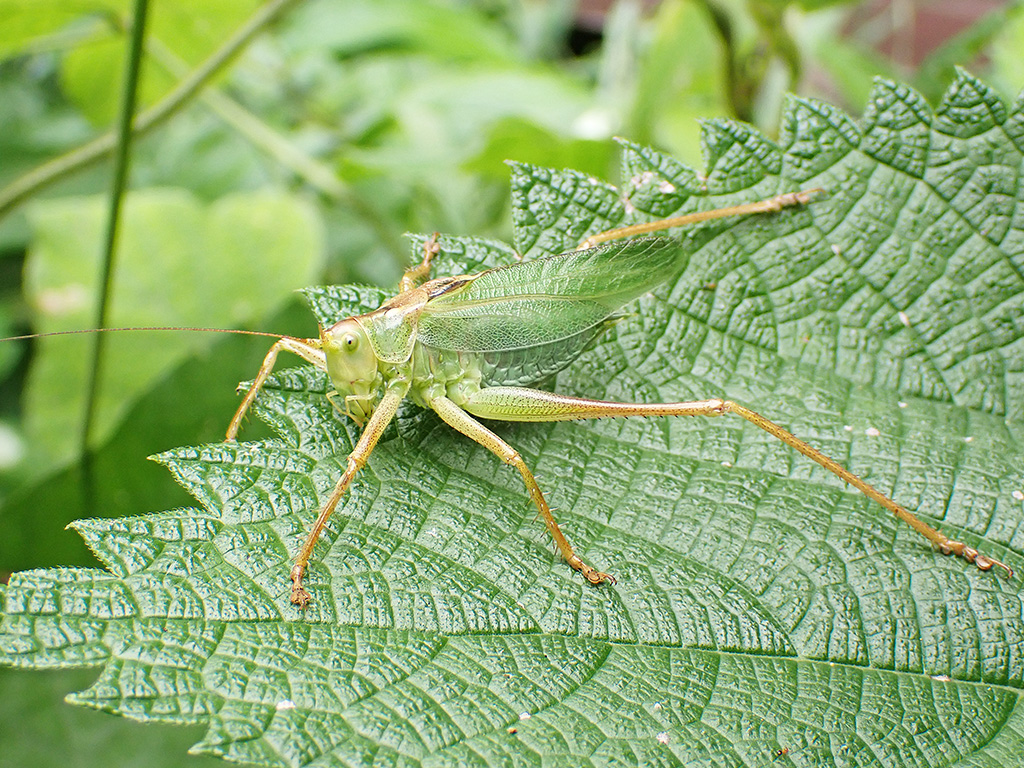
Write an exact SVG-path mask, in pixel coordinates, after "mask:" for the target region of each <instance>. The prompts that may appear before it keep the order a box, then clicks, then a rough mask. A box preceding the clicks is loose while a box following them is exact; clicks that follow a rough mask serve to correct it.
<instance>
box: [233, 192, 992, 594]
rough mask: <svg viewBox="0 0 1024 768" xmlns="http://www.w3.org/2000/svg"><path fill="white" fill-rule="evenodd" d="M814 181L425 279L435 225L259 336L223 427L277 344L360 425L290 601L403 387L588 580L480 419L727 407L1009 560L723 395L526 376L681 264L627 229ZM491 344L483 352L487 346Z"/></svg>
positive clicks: (590, 570) (241, 410) (896, 510)
mask: <svg viewBox="0 0 1024 768" xmlns="http://www.w3.org/2000/svg"><path fill="white" fill-rule="evenodd" d="M820 192H821V190H816V189H815V190H807V191H803V192H795V193H787V194H782V195H778V196H776V197H773V198H770V199H768V200H762V201H760V202H756V203H749V204H745V205H737V206H732V207H729V208H721V209H717V210H713V211H706V212H702V213H696V214H690V215H686V216H679V217H675V218H671V219H664V220H661V221H656V222H652V223H648V224H640V225H636V226H632V227H624V228H621V229H613V230H609V231H607V232H602V233H600V234H597V235H593V236H591V237H589V238H587V239H586V240H584V241H583V242H582V243H580V245H579V247H578V248H577V249H576V250H574V251H570V252H568V253H563V254H560V255H557V256H551V257H548V258H542V259H536V260H533V261H523V262H518V263H515V264H510V265H507V266H503V267H498V268H495V269H491V270H487V271H485V272H481V273H478V274H474V275H459V276H456V277H440V278H436V279H433V280H427V277H428V276H429V273H430V268H431V261H432V259H433V258H434V257H435V256H436V255H437V253H438V251H439V247H438V242H437V236H436V235H435V236H434V237H433V238H431V239H429V240H428V241H427V243H426V244H425V247H424V254H423V259H422V261H421V262H420V263H419V264H418V265H416V266H415V267H413V268H412V269H410V270H409V271H407V272H406V273H405V275H404V276H403V277H402V280H401V282H400V283H399V291H400V292H399V294H398V295H397V296H395V297H393V298H391V299H388V300H387V301H385V302H384V303H383V304H382V305H381V306H380V307H378V308H377V309H376V310H374V311H373V312H369V313H367V314H365V315H358V316H355V317H347V318H345V319H343V320H339V321H338V322H337V323H335V324H334V325H332V326H331V327H329V328H323V327H321V328H320V335H319V338H315V339H294V338H281V339H279V340H278V341H277V342H275V343H274V345H273V346H272V347H271V348H270V351H269V352H268V353H267V356H266V358H265V359H264V361H263V365H262V366H261V367H260V370H259V373H258V374H257V376H256V379H255V381H254V382H253V384H252V386H251V387H250V388H249V391H248V392H247V393H246V395H245V398H244V399H243V400H242V403H241V405H240V406H239V407H238V411H237V412H236V413H235V416H234V418H233V419H232V420H231V424H230V426H229V427H228V431H227V438H228V440H234V439H235V437H236V436H237V434H238V430H239V427H240V426H241V424H242V419H243V417H244V416H245V413H246V411H247V410H248V409H249V406H250V405H252V403H253V401H254V399H255V398H256V396H257V394H258V392H259V391H260V388H261V387H262V386H263V384H264V382H265V381H266V379H267V376H268V375H269V374H270V372H271V370H272V369H273V367H274V362H275V360H276V359H277V355H278V353H279V352H281V351H282V350H285V351H288V352H292V353H294V354H297V355H299V356H300V357H302V358H303V359H305V360H307V361H308V362H310V363H312V364H313V365H315V366H316V367H317V368H320V369H321V370H323V371H325V372H326V373H327V374H328V376H329V377H330V380H331V384H332V385H333V387H334V390H333V391H332V392H331V393H330V394H329V395H328V397H329V399H330V401H331V403H332V404H333V405H334V407H335V408H336V409H337V410H338V411H339V412H341V413H343V414H346V415H348V416H349V417H351V418H352V419H354V420H355V421H356V422H357V423H358V424H359V425H360V426H362V427H363V431H362V434H361V436H360V438H359V440H358V441H357V443H356V446H355V448H354V449H353V451H352V452H351V453H350V454H349V456H348V460H347V465H346V468H345V471H344V472H343V474H342V475H341V478H340V479H339V480H338V482H337V484H336V485H335V487H334V490H333V491H332V492H331V494H330V496H329V497H328V498H327V501H326V502H325V503H324V504H323V506H322V507H321V508H320V513H319V514H318V515H317V518H316V521H315V522H314V524H313V527H312V529H311V530H310V532H309V534H308V535H307V537H306V540H305V542H304V543H303V545H302V547H301V548H300V549H299V552H298V555H297V556H296V558H295V563H294V565H293V566H292V569H291V574H290V576H291V582H292V588H291V601H292V602H293V603H295V604H296V605H299V606H305V605H307V604H308V603H309V602H310V600H311V597H310V594H309V592H307V591H306V589H305V587H304V586H303V578H304V576H305V574H306V569H307V567H308V566H309V560H310V557H311V556H312V554H313V548H314V546H315V545H316V543H317V540H318V539H319V538H320V534H321V532H322V531H323V529H324V525H325V524H326V523H327V520H328V518H329V517H330V516H331V514H332V513H333V512H334V509H335V507H336V506H337V505H338V502H339V500H340V499H341V498H342V497H343V496H344V494H345V492H346V491H347V489H348V487H349V485H350V484H351V483H352V480H353V478H355V476H356V474H357V473H358V472H359V470H360V469H361V468H362V467H363V466H365V464H366V463H367V460H368V459H369V457H370V454H371V452H372V451H373V449H374V446H375V445H376V444H377V441H378V440H379V439H380V436H381V434H383V432H384V429H385V428H386V427H387V425H388V423H389V422H390V421H391V419H392V418H393V417H394V415H395V413H396V411H397V410H398V406H399V404H400V403H401V402H402V401H403V400H405V399H406V398H408V399H410V400H412V401H413V402H414V403H416V404H417V405H420V406H422V407H425V408H430V409H432V410H433V411H434V412H435V413H437V414H438V416H440V417H441V419H442V420H444V421H445V422H446V423H447V424H449V425H450V426H451V427H453V428H455V429H456V430H458V431H459V432H461V433H462V434H464V435H466V436H467V437H469V438H472V439H473V440H475V441H476V442H478V443H479V444H480V445H482V446H484V447H485V448H487V449H488V450H490V451H491V452H493V453H494V454H496V455H497V456H498V457H499V458H500V459H501V460H502V461H504V462H505V463H506V464H509V465H511V466H513V467H515V468H516V469H517V470H518V471H519V473H520V475H522V478H523V482H524V484H525V485H526V489H527V492H528V493H529V495H530V498H531V499H532V501H533V503H534V504H535V505H536V507H537V509H538V511H539V512H540V515H541V518H542V519H543V520H544V524H545V526H546V527H547V530H548V532H549V533H550V534H551V537H552V539H553V540H554V542H555V545H556V546H557V548H558V551H559V553H560V554H561V556H562V558H563V559H564V560H565V561H566V563H568V564H569V566H570V567H571V568H573V569H574V570H577V571H579V572H580V573H581V574H582V575H583V577H584V578H585V579H586V580H587V581H589V582H590V583H591V584H602V583H604V582H610V583H613V584H614V583H615V579H614V577H613V576H611V575H610V574H608V573H604V572H603V571H600V570H598V569H597V568H594V567H593V566H591V565H590V564H589V563H586V562H584V561H583V560H582V559H581V558H580V556H579V555H577V554H576V552H575V550H574V549H573V547H572V545H571V544H570V543H569V541H568V540H567V539H566V538H565V536H564V535H563V533H562V531H561V529H560V528H559V526H558V523H557V522H556V521H555V518H554V515H553V514H552V512H551V509H550V507H549V506H548V503H547V501H546V500H545V498H544V494H543V492H542V491H541V489H540V486H539V485H538V484H537V481H536V480H535V479H534V477H533V474H532V473H531V472H530V469H529V468H528V467H527V465H526V463H525V462H524V461H523V458H522V456H520V455H519V452H518V451H516V450H515V448H513V447H512V446H510V445H509V444H508V443H506V442H505V441H504V440H503V439H501V438H500V437H499V436H498V435H497V434H495V433H494V432H492V431H491V430H490V429H489V428H488V427H486V426H484V424H482V423H481V422H479V421H478V420H477V419H478V418H483V419H491V420H500V421H562V420H572V419H596V418H605V417H613V416H722V415H725V414H730V413H731V414H735V415H737V416H740V417H742V418H744V419H746V420H747V421H749V422H751V423H752V424H754V425H756V426H758V427H760V428H761V429H763V430H765V431H766V432H768V433H769V434H771V435H773V436H774V437H777V438H778V439H779V440H781V441H783V442H784V443H786V444H787V445H789V446H791V447H792V448H794V449H796V450H797V451H799V452H800V453H802V454H804V455H805V456H807V457H808V458H810V459H812V460H813V461H816V462H817V463H818V464H820V465H821V466H823V467H824V468H825V469H827V470H829V471H830V472H832V473H834V474H835V475H837V476H838V477H840V478H841V479H842V480H844V481H845V482H847V483H849V484H850V485H852V486H854V487H855V488H857V489H858V490H860V491H861V492H862V493H864V494H865V495H866V496H868V497H869V498H871V499H873V500H874V501H876V502H878V503H879V504H881V505H882V506H883V507H885V508H886V509H888V510H889V511H890V512H892V513H893V514H894V515H896V517H898V518H899V519H900V520H902V521H904V522H905V523H907V524H908V525H909V526H911V527H912V528H913V529H914V530H916V531H918V532H919V533H920V534H921V535H922V536H924V537H925V538H926V539H928V541H930V542H931V543H932V544H933V545H935V546H936V547H937V548H938V549H939V550H940V551H941V552H942V553H944V554H947V555H948V554H953V555H957V556H959V557H962V558H963V559H965V560H967V561H968V562H971V563H974V564H976V565H977V566H978V567H979V568H980V569H982V570H988V569H990V568H992V567H993V566H999V567H1000V568H1003V569H1004V570H1005V571H1006V572H1007V574H1010V575H1012V571H1011V570H1010V568H1009V567H1007V566H1006V565H1004V564H1003V563H1001V562H999V561H998V560H994V559H992V558H989V557H986V556H985V555H982V554H980V553H979V552H978V551H977V550H976V549H974V548H973V547H969V546H967V545H966V544H964V543H963V542H960V541H954V540H952V539H950V538H948V537H947V536H945V535H944V534H942V533H940V532H939V531H937V530H935V529H934V528H932V527H931V526H929V525H927V524H926V523H925V522H923V521H922V520H920V519H918V518H917V517H916V516H914V515H913V514H911V513H910V512H909V511H908V510H906V509H905V508H903V507H902V506H900V505H899V504H897V503H896V502H895V501H893V500H892V499H890V498H889V497H888V496H885V495H884V494H883V493H881V492H879V491H878V490H876V489H875V488H873V487H872V486H870V485H869V484H868V483H866V482H865V481H864V480H862V479H861V478H859V477H858V476H857V475H855V474H853V473H852V472H850V471H848V470H847V469H846V468H844V467H843V466H841V465H840V464H839V463H837V462H836V461H834V460H833V459H831V458H829V457H828V456H826V455H824V454H823V453H821V452H820V451H818V450H816V449H815V448H812V447H811V446H810V445H808V444H807V443H805V442H804V441H802V440H800V439H799V438H797V437H795V436H794V435H792V434H791V433H789V432H788V431H786V430H785V429H783V428H782V427H780V426H779V425H778V424H775V423H774V422H772V421H769V420H768V419H766V418H765V417H764V416H761V415H760V414H758V413H755V412H754V411H751V410H749V409H748V408H745V407H744V406H742V405H739V404H737V403H734V402H732V401H730V400H722V399H719V398H712V399H709V400H697V401H693V402H683V403H642V404H641V403H617V402H604V401H599V400H588V399H585V398H578V397H568V396H565V395H559V394H555V393H552V392H544V391H541V390H537V389H532V388H530V387H529V386H527V385H529V384H532V383H535V382H536V381H538V380H540V379H542V378H545V377H547V376H549V375H550V374H552V373H554V372H556V371H558V370H561V369H562V368H564V367H565V366H567V365H568V364H569V363H571V362H572V361H573V360H574V359H575V358H576V357H577V356H578V355H579V354H580V353H581V352H582V351H583V349H584V348H585V347H586V346H587V345H588V344H589V343H590V342H591V341H592V340H593V339H594V338H595V337H596V336H597V335H599V334H600V333H601V332H602V331H603V330H604V329H605V328H606V327H607V326H608V324H609V322H610V321H612V320H611V319H612V318H613V317H614V315H615V313H616V312H617V311H618V310H619V309H621V307H622V306H624V305H625V304H627V303H629V302H630V301H632V300H634V299H635V298H637V297H638V296H640V295H641V294H643V293H645V292H647V291H648V290H650V289H651V288H653V287H655V286H656V285H658V284H660V283H662V282H664V281H665V280H667V279H668V278H669V277H671V276H673V275H675V274H678V272H679V271H680V270H681V268H682V265H683V259H684V258H685V257H684V256H682V248H681V246H680V244H679V243H678V241H676V240H674V239H672V238H669V237H663V236H662V237H646V238H639V239H633V238H634V236H636V235H645V234H649V233H652V232H657V231H662V230H666V229H671V228H674V227H680V226H685V225H689V224H695V223H698V222H702V221H707V220H709V219H717V218H722V217H726V216H741V215H749V214H756V213H771V212H775V211H779V210H781V209H783V208H785V207H788V206H796V205H805V204H807V203H809V202H810V201H811V200H812V198H813V197H815V196H816V195H817V194H819V193H820ZM495 352H501V353H504V354H503V355H501V356H500V357H499V358H497V359H500V360H501V361H502V362H501V363H498V364H494V363H492V362H487V361H488V360H491V361H493V360H495V359H496V358H495V356H494V355H492V354H490V353H495Z"/></svg>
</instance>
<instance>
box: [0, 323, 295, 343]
mask: <svg viewBox="0 0 1024 768" xmlns="http://www.w3.org/2000/svg"><path fill="white" fill-rule="evenodd" d="M115 331H118V332H119V331H195V332H197V333H237V334H239V335H240V336H267V337H268V338H271V339H291V340H293V341H302V339H300V338H298V337H297V336H287V335H283V334H280V333H268V332H267V331H243V330H240V329H238V328H197V327H193V326H173V325H156V326H151V325H144V326H132V327H124V328H87V329H83V330H78V331H48V332H46V333H27V334H25V335H24V336H7V337H6V338H3V339H0V342H4V341H22V340H24V339H42V338H45V337H46V336H73V335H75V334H78V333H109V332H115Z"/></svg>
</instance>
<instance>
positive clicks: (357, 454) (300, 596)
mask: <svg viewBox="0 0 1024 768" xmlns="http://www.w3.org/2000/svg"><path fill="white" fill-rule="evenodd" d="M407 390H408V387H405V388H404V389H402V388H396V389H393V390H390V391H388V392H387V393H386V394H385V395H384V397H383V398H381V401H380V403H379V404H378V405H377V409H376V410H375V411H374V412H373V415H372V416H371V417H370V420H369V421H368V422H367V423H366V429H364V430H363V434H361V435H360V436H359V441H358V442H357V443H356V447H355V448H353V449H352V453H350V454H349V455H348V462H347V464H346V467H345V472H344V473H343V474H342V475H341V479H339V480H338V483H337V485H335V486H334V490H333V491H332V492H331V495H330V498H328V499H327V502H326V503H325V504H324V505H323V507H321V508H320V514H318V515H317V517H316V522H315V523H313V529H312V530H311V531H310V532H309V535H308V536H306V541H305V542H304V543H303V545H302V549H300V550H299V554H298V555H297V556H296V557H295V565H293V566H292V570H291V580H292V595H291V601H292V602H293V603H294V604H295V605H297V606H299V607H300V608H305V607H306V606H307V605H309V601H310V600H311V599H312V598H311V597H310V595H309V592H307V591H306V589H305V587H303V586H302V579H303V576H305V574H306V567H307V566H308V565H309V558H310V557H311V556H312V555H313V548H314V547H315V546H316V543H317V541H318V540H319V538H320V534H321V533H322V532H323V530H324V526H325V525H326V524H327V520H328V518H329V517H330V516H331V515H332V514H333V513H334V509H335V508H336V507H337V506H338V502H339V501H340V500H341V497H342V496H344V495H345V491H347V490H348V487H349V485H351V483H352V479H353V478H354V477H355V476H356V473H357V472H358V471H359V470H360V469H362V468H363V467H365V466H366V462H367V461H368V460H369V458H370V453H371V452H372V451H373V449H374V447H376V445H377V441H378V440H380V436H381V435H382V434H384V430H385V429H386V428H387V426H388V424H389V423H390V422H391V419H392V418H393V417H394V415H395V413H396V412H397V411H398V405H399V403H401V402H402V399H403V398H404V397H405V393H406V391H407Z"/></svg>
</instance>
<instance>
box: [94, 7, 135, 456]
mask: <svg viewBox="0 0 1024 768" xmlns="http://www.w3.org/2000/svg"><path fill="white" fill-rule="evenodd" d="M148 12H149V0H135V9H134V12H133V13H132V25H131V36H130V37H129V43H128V55H127V59H126V62H125V78H124V91H123V92H122V94H121V113H120V115H119V118H118V125H117V155H116V156H115V159H114V180H113V184H112V185H111V190H110V208H109V209H108V215H107V227H106V235H105V241H104V244H103V249H104V252H103V275H102V277H101V279H100V295H99V306H98V307H97V311H96V322H95V326H96V327H97V328H103V327H105V326H106V325H107V319H108V315H109V314H110V294H111V288H112V283H113V276H114V266H115V262H116V255H117V236H118V224H119V222H120V218H121V203H122V201H123V200H124V193H125V188H126V187H127V185H128V169H129V167H130V164H131V146H132V117H133V116H134V114H135V103H136V100H137V96H138V92H139V75H140V74H141V72H142V52H143V41H144V40H145V36H146V17H147V14H148ZM105 342H106V335H105V334H102V333H98V334H96V335H95V336H94V337H93V339H92V360H91V363H90V366H89V385H88V388H87V389H86V397H85V418H84V420H83V421H82V438H81V439H82V442H81V452H82V455H83V456H86V455H88V453H89V435H90V433H91V432H92V425H93V422H94V421H95V418H96V396H97V393H98V391H99V374H100V369H101V366H102V362H103V352H104V350H105V349H106V343H105Z"/></svg>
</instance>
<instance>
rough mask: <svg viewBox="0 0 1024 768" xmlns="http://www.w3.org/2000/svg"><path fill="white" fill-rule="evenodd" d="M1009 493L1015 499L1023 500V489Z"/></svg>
mask: <svg viewBox="0 0 1024 768" xmlns="http://www.w3.org/2000/svg"><path fill="white" fill-rule="evenodd" d="M1010 495H1011V496H1013V498H1015V499H1016V500H1017V501H1024V491H1014V492H1013V493H1011V494H1010Z"/></svg>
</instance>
